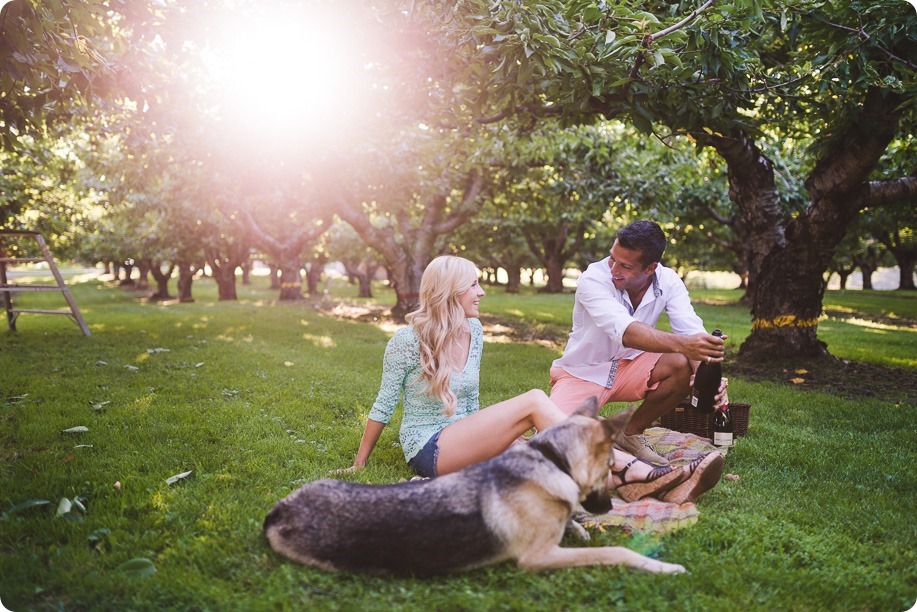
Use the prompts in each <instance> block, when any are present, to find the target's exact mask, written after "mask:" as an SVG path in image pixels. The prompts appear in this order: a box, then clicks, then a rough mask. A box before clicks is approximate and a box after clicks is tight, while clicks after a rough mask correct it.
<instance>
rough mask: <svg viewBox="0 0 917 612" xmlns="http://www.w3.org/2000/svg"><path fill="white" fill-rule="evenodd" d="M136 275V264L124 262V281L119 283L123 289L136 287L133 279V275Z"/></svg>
mask: <svg viewBox="0 0 917 612" xmlns="http://www.w3.org/2000/svg"><path fill="white" fill-rule="evenodd" d="M133 273H134V264H132V263H127V262H124V279H123V280H122V281H121V282H120V283H118V284H119V285H121V286H122V287H132V286H133V285H134V279H133V278H131V275H132V274H133Z"/></svg>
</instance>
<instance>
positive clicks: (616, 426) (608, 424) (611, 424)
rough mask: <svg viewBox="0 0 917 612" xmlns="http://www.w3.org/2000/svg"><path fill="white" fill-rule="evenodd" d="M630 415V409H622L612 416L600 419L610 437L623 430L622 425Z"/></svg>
mask: <svg viewBox="0 0 917 612" xmlns="http://www.w3.org/2000/svg"><path fill="white" fill-rule="evenodd" d="M631 415H633V412H631V411H630V410H623V411H621V412H619V413H617V414H615V415H614V416H610V417H608V418H607V419H602V424H603V425H604V426H605V430H606V431H607V432H608V436H609V437H610V438H617V437H618V435H619V434H620V433H621V432H622V431H624V427H625V426H626V425H627V422H628V421H629V420H630V417H631Z"/></svg>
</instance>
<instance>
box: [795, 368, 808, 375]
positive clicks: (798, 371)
mask: <svg viewBox="0 0 917 612" xmlns="http://www.w3.org/2000/svg"><path fill="white" fill-rule="evenodd" d="M808 373H809V371H808V370H802V369H799V370H796V374H808Z"/></svg>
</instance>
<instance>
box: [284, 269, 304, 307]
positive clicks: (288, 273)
mask: <svg viewBox="0 0 917 612" xmlns="http://www.w3.org/2000/svg"><path fill="white" fill-rule="evenodd" d="M278 268H279V269H280V300H281V301H295V300H301V299H303V295H302V273H301V272H300V270H301V268H300V263H299V261H292V262H290V261H288V262H283V263H281V264H279V265H278Z"/></svg>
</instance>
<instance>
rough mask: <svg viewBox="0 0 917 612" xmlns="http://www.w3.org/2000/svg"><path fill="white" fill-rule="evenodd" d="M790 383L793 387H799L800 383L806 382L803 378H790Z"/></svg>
mask: <svg viewBox="0 0 917 612" xmlns="http://www.w3.org/2000/svg"><path fill="white" fill-rule="evenodd" d="M790 382H791V383H793V384H794V385H801V384H802V383H804V382H806V379H805V378H791V379H790Z"/></svg>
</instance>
